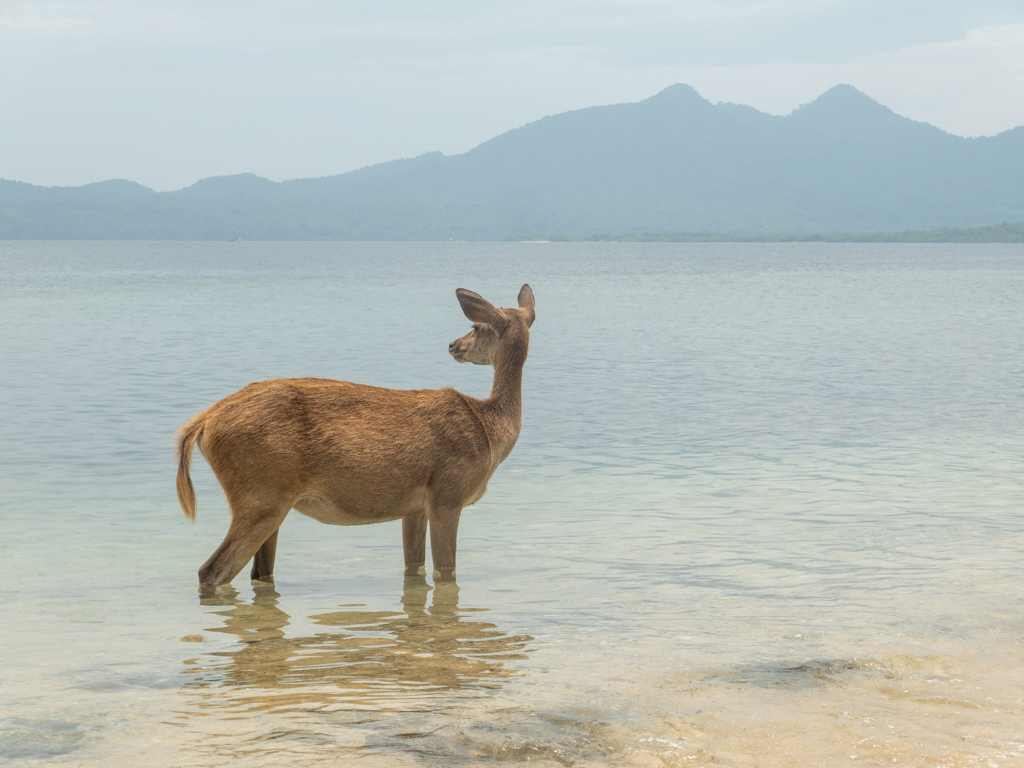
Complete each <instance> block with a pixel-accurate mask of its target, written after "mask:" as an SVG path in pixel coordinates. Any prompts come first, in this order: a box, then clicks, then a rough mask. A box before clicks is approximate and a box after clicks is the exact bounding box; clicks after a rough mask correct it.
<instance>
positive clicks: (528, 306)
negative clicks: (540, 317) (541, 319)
mask: <svg viewBox="0 0 1024 768" xmlns="http://www.w3.org/2000/svg"><path fill="white" fill-rule="evenodd" d="M533 307H534V300H533V289H532V288H531V287H530V284H529V283H527V284H526V285H524V286H523V287H522V288H520V289H519V308H520V309H525V310H526V326H527V327H530V326H531V325H533V321H534V320H536V319H537V313H536V312H535V311H534V308H533Z"/></svg>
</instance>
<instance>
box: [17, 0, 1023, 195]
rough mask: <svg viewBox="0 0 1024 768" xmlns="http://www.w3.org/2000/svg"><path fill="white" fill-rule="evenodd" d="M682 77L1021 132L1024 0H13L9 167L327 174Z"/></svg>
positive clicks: (72, 175) (167, 175)
mask: <svg viewBox="0 0 1024 768" xmlns="http://www.w3.org/2000/svg"><path fill="white" fill-rule="evenodd" d="M677 82H682V83H688V84H689V85H692V86H693V87H694V88H696V89H697V90H698V91H699V92H700V93H701V94H702V95H703V96H704V97H705V98H708V99H710V100H711V101H713V102H718V101H732V102H737V103H742V104H750V105H752V106H754V107H756V108H758V109H761V110H763V111H766V112H771V113H774V114H786V113H788V112H790V111H791V110H792V109H793V108H794V107H796V106H798V105H800V104H802V103H805V102H808V101H811V100H813V99H814V98H815V97H817V96H818V95H820V94H821V93H822V92H823V91H825V90H826V89H828V88H829V87H831V86H833V85H835V84H836V83H840V82H842V83H850V84H852V85H854V86H856V87H857V88H859V89H860V90H862V91H864V92H865V93H867V94H868V95H869V96H871V97H872V98H874V99H876V100H877V101H880V102H881V103H882V104H885V105H886V106H888V107H890V108H892V109H893V110H895V111H896V112H898V113H900V114H902V115H907V116H908V117H912V118H914V119H916V120H924V121H927V122H929V123H932V124H934V125H937V126H939V127H940V128H943V129H944V130H947V131H949V132H951V133H955V134H958V135H961V136H978V135H991V134H995V133H999V132H1000V131H1004V130H1006V129H1008V128H1012V127H1015V126H1018V125H1024V0H971V2H966V1H964V0H956V1H954V0H680V1H677V2H668V1H667V0H628V1H627V0H606V1H601V0H597V1H592V2H587V1H585V0H543V2H534V0H516V2H514V3H511V2H481V1H480V0H465V2H460V1H453V0H440V1H436V2H424V1H423V0H376V1H375V2H367V0H361V1H360V2H344V1H339V0H331V1H329V2H328V1H327V0H289V1H288V2H266V1H264V0H132V2H126V1H125V0H107V1H104V0H96V1H93V0H75V1H74V2H67V1H65V2H60V1H57V2H45V1H44V0H34V1H33V2H8V1H7V0H0V178H6V179H14V180H18V181H27V182H31V183H33V184H43V185H47V186H50V185H61V186H67V185H79V184H85V183H89V182H93V181H100V180H104V179H110V178H125V179H131V180H132V181H138V182H140V183H142V184H145V185H146V186H149V187H152V188H154V189H158V190H165V189H178V188H181V187H184V186H188V185H189V184H192V183H194V182H195V181H196V180H198V179H200V178H204V177H207V176H217V175H223V174H232V173H242V172H251V173H256V174H259V175H261V176H266V177H268V178H271V179H275V180H282V179H291V178H298V177H307V176H325V175H330V174H335V173H342V172H345V171H349V170H353V169H355V168H359V167H362V166H364V165H368V164H371V163H377V162H382V161H385V160H392V159H395V158H398V157H411V156H415V155H419V154H422V153H423V152H428V151H431V150H440V151H442V152H444V153H445V154H458V153H461V152H465V151H466V150H468V149H471V148H472V147H474V146H476V145H477V144H479V143H481V142H482V141H485V140H486V139H489V138H491V137H492V136H495V135H497V134H499V133H502V132H504V131H507V130H509V129H511V128H515V127H517V126H520V125H523V124H524V123H527V122H530V121H532V120H536V119H538V118H540V117H543V116H545V115H550V114H555V113H558V112H564V111H567V110H570V109H578V108H580V107H587V106H592V105H595V104H613V103H617V102H624V101H639V100H641V99H644V98H647V97H648V96H651V95H653V94H654V93H656V92H658V91H660V90H661V89H662V88H665V87H667V86H669V85H671V84H673V83H677Z"/></svg>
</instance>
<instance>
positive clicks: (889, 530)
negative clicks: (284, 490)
mask: <svg viewBox="0 0 1024 768" xmlns="http://www.w3.org/2000/svg"><path fill="white" fill-rule="evenodd" d="M524 281H529V282H530V283H531V285H532V286H533V288H534V291H535V293H536V296H537V315H538V319H537V323H536V325H535V326H534V329H533V339H532V342H531V350H530V359H529V361H528V362H527V368H526V372H525V396H524V423H523V432H522V436H521V438H520V442H519V445H518V446H517V447H516V450H515V451H514V452H513V454H512V456H511V457H510V458H509V459H508V460H507V461H506V462H505V464H504V465H503V466H502V467H501V468H500V469H499V470H498V472H497V473H496V475H495V477H494V479H493V480H492V482H491V486H490V491H489V493H488V495H487V496H486V497H485V498H484V499H483V500H482V501H481V502H480V503H479V504H477V505H476V506H475V507H473V508H471V509H469V510H468V511H467V512H466V514H464V515H463V521H462V526H461V528H460V536H459V571H458V573H459V581H458V585H457V586H456V585H452V584H441V585H438V586H437V587H436V588H435V587H434V586H433V585H432V584H430V583H429V580H423V579H405V578H404V577H403V575H402V553H401V536H400V526H399V524H397V523H388V524H382V525H375V526H366V527H359V528H340V527H327V526H323V525H320V524H319V523H316V522H314V521H312V520H309V519H308V518H304V517H303V516H301V515H299V514H298V513H294V512H293V513H292V515H291V516H290V517H289V518H288V520H287V521H286V522H285V524H284V526H283V528H282V532H281V540H280V546H279V554H278V562H277V567H276V576H277V582H276V584H275V585H274V586H269V585H254V584H251V583H250V582H249V581H247V580H246V579H245V578H244V576H242V577H239V578H237V579H236V580H235V582H234V588H233V589H226V590H222V592H221V593H219V594H218V595H217V596H216V597H214V598H209V599H204V600H200V599H199V597H198V595H197V593H196V575H195V574H196V569H197V568H198V566H199V565H200V564H201V563H202V562H203V561H204V560H205V559H206V557H207V556H208V555H209V554H210V553H211V552H212V551H213V549H214V548H215V547H216V545H217V544H218V543H219V541H220V539H221V537H222V536H223V534H224V532H225V530H226V528H227V511H226V506H225V502H224V499H223V495H222V494H221V493H220V491H219V488H218V487H217V485H216V482H215V480H214V479H213V477H212V474H211V473H210V472H209V470H208V469H207V468H206V466H205V464H204V463H203V462H202V460H201V459H199V458H198V457H197V461H196V465H195V468H194V471H193V479H194V481H195V483H196V490H197V495H198V499H199V510H198V517H197V521H196V524H195V525H194V526H193V525H190V524H188V523H187V522H186V521H185V519H184V517H183V515H182V514H181V511H180V509H179V508H178V506H177V502H176V499H175V495H174V469H175V467H174V462H173V457H172V439H173V432H174V429H175V428H176V427H177V426H179V425H181V424H182V423H184V422H185V421H186V420H187V419H188V418H189V417H190V416H191V415H193V414H194V413H196V412H197V411H199V410H202V409H203V408H205V407H206V406H207V405H209V404H210V403H211V402H213V401H214V400H216V399H217V398H219V397H222V396H224V395H226V394H229V393H231V392H232V391H234V390H235V389H237V388H238V387H240V386H242V385H243V384H245V383H247V382H249V381H252V380H258V379H263V378H271V377H280V376H305V375H317V376H328V377H332V378H340V379H349V380H353V381H360V382H364V383H371V384H378V385H383V386H393V387H410V388H411V387H434V386H444V385H452V386H455V387H457V388H459V389H460V390H462V391H465V392H468V393H470V394H473V395H477V396H483V395H485V394H486V393H487V391H488V390H489V386H490V379H489V370H488V369H483V368H478V367H472V366H457V365H455V364H454V363H453V362H452V361H451V359H450V358H449V356H448V354H447V350H446V346H447V343H448V342H449V341H450V340H452V339H454V338H455V337H457V336H459V335H461V334H462V333H464V331H465V329H466V327H467V325H468V323H467V321H466V320H465V319H464V318H463V316H462V314H461V312H460V311H459V308H458V305H457V303H456V301H455V299H454V293H453V291H454V288H455V287H457V286H460V285H461V286H464V287H467V288H471V289H473V290H476V291H479V292H480V293H482V294H483V295H484V296H486V297H488V298H490V299H491V300H492V301H494V302H495V303H498V304H504V305H509V304H511V303H513V302H514V300H515V296H516V293H517V291H518V288H519V286H520V285H521V284H522V282H524ZM1022 296H1024V247H1022V246H1017V245H1008V246H988V245H983V246H978V245H968V246H959V245H958V246H936V245H928V246H919V245H913V246H906V245H891V246H890V245H815V244H786V245H771V244H749V245H748V244H721V245H719V244H709V245H702V244H685V245H669V244H664V245H662V244H638V245H633V244H463V243H454V244H346V243H301V244H291V243H17V242H6V243H0V314H2V327H3V329H4V330H3V333H2V334H0V393H2V400H3V419H2V420H0V467H2V468H3V469H2V471H0V515H2V520H3V523H4V525H3V536H2V538H0V568H2V575H3V584H4V587H5V589H4V590H3V592H0V608H2V611H3V616H4V620H3V630H2V632H0V658H2V659H3V660H4V662H3V664H2V665H0V691H2V694H3V695H2V696H0V761H2V762H3V763H4V764H7V765H16V766H20V765H26V766H27V765H37V764H40V763H43V764H49V763H52V764H64V765H90V766H91V765H140V766H146V765H154V766H176V765H182V766H184V765H189V766H220V765H225V766H226V765H232V766H310V765H312V766H316V765H347V764H358V765H368V766H373V765H382V766H396V765H397V766H401V765H478V764H492V763H496V762H497V763H501V764H503V765H515V764H517V763H520V762H522V763H526V762H529V763H530V764H531V765H551V766H556V765H595V766H618V765H628V766H663V765H664V766H831V765H882V764H885V765H892V764H903V765H928V766H975V765H978V766H1002V765H1006V766H1011V765H1020V764H1024V730H1022V728H1021V723H1022V722H1024V617H1022V609H1024V575H1022V569H1021V560H1022V555H1024V515H1022V512H1024V471H1022V470H1024V388H1022V382H1024V301H1022V300H1021V297H1022Z"/></svg>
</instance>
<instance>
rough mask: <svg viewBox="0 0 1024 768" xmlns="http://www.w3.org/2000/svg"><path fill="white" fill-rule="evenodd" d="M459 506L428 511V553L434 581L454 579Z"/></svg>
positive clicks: (460, 512) (459, 514) (460, 513)
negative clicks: (432, 564) (431, 559)
mask: <svg viewBox="0 0 1024 768" xmlns="http://www.w3.org/2000/svg"><path fill="white" fill-rule="evenodd" d="M461 516H462V510H461V509H460V508H459V507H450V508H447V509H444V508H442V509H433V510H431V513H430V555H431V557H432V558H433V559H434V581H435V582H437V581H455V545H456V542H457V540H458V537H459V518H460V517H461Z"/></svg>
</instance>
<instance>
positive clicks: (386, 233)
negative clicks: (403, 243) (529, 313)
mask: <svg viewBox="0 0 1024 768" xmlns="http://www.w3.org/2000/svg"><path fill="white" fill-rule="evenodd" d="M1022 180H1024V127H1021V128H1015V129H1013V130H1010V131H1006V132H1004V133H1002V134H999V135H998V136H993V137H985V138H975V139H968V138H961V137H958V136H953V135H951V134H948V133H945V132H944V131H942V130H940V129H938V128H936V127H934V126H931V125H928V124H926V123H920V122H915V121H913V120H910V119H907V118H905V117H901V116H899V115H897V114H895V113H894V112H892V111H891V110H889V109H888V108H886V107H884V106H882V105H880V104H878V103H877V102H875V101H873V100H872V99H870V98H868V97H867V96H865V95H864V94H862V93H861V92H859V91H857V90H856V89H854V88H852V87H850V86H847V85H839V86H836V87H834V88H832V89H831V90H829V91H827V92H826V93H824V94H823V95H822V96H820V97H819V98H818V99H816V100H815V101H813V102H811V103H810V104H806V105H804V106H802V107H800V108H798V109H796V110H794V111H793V112H792V113H791V114H789V115H787V116H784V117H779V116H774V115H768V114H765V113H763V112H758V111H757V110H755V109H753V108H751V107H746V106H740V105H736V104H724V103H723V104H717V105H716V104H712V103H710V102H709V101H707V100H705V99H703V98H702V97H701V96H700V95H699V94H698V93H697V92H696V91H694V90H693V89H692V88H690V87H688V86H686V85H674V86H671V87H670V88H666V89H665V90H664V91H662V92H661V93H659V94H657V95H656V96H653V97H651V98H649V99H646V100H644V101H641V102H637V103H633V104H615V105H611V106H600V107H590V108H588V109H581V110H577V111H574V112H566V113H564V114H559V115H553V116H551V117H545V118H543V119H541V120H538V121H536V122H533V123H530V124H528V125H525V126H523V127H521V128H517V129H515V130H512V131H509V132H507V133H504V134H502V135H500V136H498V137H496V138H494V139H491V140H490V141H487V142H485V143H483V144H481V145H480V146H478V147H476V148H474V149H472V150H470V151H469V152H466V153H465V154H462V155H454V156H445V155H442V154H441V153H440V152H432V153H428V154H425V155H421V156H420V157H416V158H412V159H407V160H395V161H392V162H389V163H382V164H380V165H374V166H370V167H367V168H363V169H361V170H358V171H353V172H351V173H345V174H340V175H338V176H329V177H323V178H316V179H296V180H293V181H285V182H281V183H278V182H273V181H269V180H267V179H262V178H259V177H257V176H253V175H251V174H241V175H238V176H223V177H215V178H209V179H203V180H202V181H199V182H197V183H196V184H193V185H192V186H191V187H187V188H185V189H181V190H177V191H174V192H154V191H152V190H150V189H148V188H146V187H143V186H141V185H139V184H134V183H132V182H128V181H105V182H99V183H96V184H88V185H85V186H83V187H37V186H32V185H29V184H23V183H19V182H14V181H0V238H5V239H36V238H39V239H50V238H55V239H196V240H204V239H218V240H219V239H235V238H241V239H244V240H448V239H458V240H505V239H517V238H531V237H548V236H552V235H566V236H574V235H591V234H593V233H606V232H608V233H623V232H644V233H658V232H673V233H680V232H719V233H736V234H757V233H801V232H849V233H856V232H872V231H889V232H893V231H900V230H927V229H938V228H942V227H979V226H986V225H992V224H998V223H1000V222H1004V221H1020V220H1024V181H1022Z"/></svg>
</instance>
